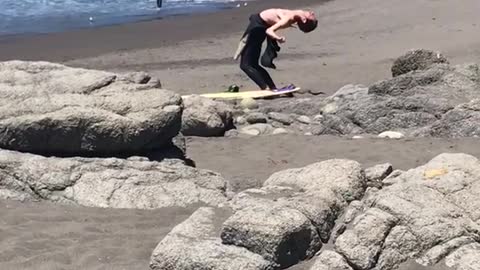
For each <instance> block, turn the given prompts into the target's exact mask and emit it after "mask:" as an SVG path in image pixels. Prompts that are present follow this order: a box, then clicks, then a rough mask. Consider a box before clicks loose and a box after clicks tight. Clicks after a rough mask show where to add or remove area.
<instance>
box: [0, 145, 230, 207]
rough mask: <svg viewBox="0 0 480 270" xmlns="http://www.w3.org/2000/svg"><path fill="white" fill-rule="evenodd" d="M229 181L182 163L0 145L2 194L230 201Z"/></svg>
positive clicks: (103, 200) (135, 202)
mask: <svg viewBox="0 0 480 270" xmlns="http://www.w3.org/2000/svg"><path fill="white" fill-rule="evenodd" d="M227 185H228V183H227V181H226V180H225V179H223V178H222V177H221V176H220V175H219V174H217V173H214V172H211V171H207V170H200V169H196V168H193V167H190V166H186V165H185V164H183V162H167V161H163V162H156V161H145V160H144V159H141V160H138V159H134V160H132V159H130V160H125V159H117V158H106V159H101V158H55V157H51V158H46V157H42V156H37V155H33V154H24V153H18V152H13V151H7V150H0V199H7V198H8V199H20V200H25V199H35V200H48V201H53V202H59V203H66V204H78V205H83V206H91V207H111V208H139V209H153V208H161V207H172V206H179V207H186V206H189V205H198V204H207V205H212V206H219V205H222V204H225V203H226V201H227V197H226V192H227Z"/></svg>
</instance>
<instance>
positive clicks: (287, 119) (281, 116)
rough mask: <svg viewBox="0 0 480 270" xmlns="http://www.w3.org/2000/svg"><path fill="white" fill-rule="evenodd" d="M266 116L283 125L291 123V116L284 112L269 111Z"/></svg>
mask: <svg viewBox="0 0 480 270" xmlns="http://www.w3.org/2000/svg"><path fill="white" fill-rule="evenodd" d="M268 118H270V119H272V120H273V121H277V122H279V123H282V124H284V125H290V124H292V123H293V119H292V117H291V116H290V115H288V114H285V113H277V112H269V113H268Z"/></svg>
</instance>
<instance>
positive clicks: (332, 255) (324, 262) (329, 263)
mask: <svg viewBox="0 0 480 270" xmlns="http://www.w3.org/2000/svg"><path fill="white" fill-rule="evenodd" d="M309 270H353V269H352V268H351V267H350V266H349V265H348V263H347V261H346V260H345V259H344V258H343V257H342V256H341V255H340V254H338V253H336V252H335V251H331V250H325V251H322V252H321V253H320V255H319V256H318V257H317V258H315V262H314V263H313V265H312V267H310V269H309Z"/></svg>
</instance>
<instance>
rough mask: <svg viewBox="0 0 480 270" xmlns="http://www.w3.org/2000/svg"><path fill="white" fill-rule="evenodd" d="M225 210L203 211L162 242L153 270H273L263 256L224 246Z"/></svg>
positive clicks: (210, 209) (158, 246) (158, 248)
mask: <svg viewBox="0 0 480 270" xmlns="http://www.w3.org/2000/svg"><path fill="white" fill-rule="evenodd" d="M225 214H226V213H225V210H219V209H214V208H209V207H201V208H199V209H198V210H197V211H195V213H193V214H192V216H190V217H189V218H188V219H187V220H185V221H184V222H182V223H180V224H179V225H177V226H176V227H175V228H173V229H172V231H171V232H170V233H168V234H167V236H165V238H163V239H162V241H161V242H160V243H159V244H158V245H157V247H156V248H155V250H154V251H153V253H152V255H151V259H150V269H152V270H193V269H198V270H273V267H272V265H271V264H270V263H269V262H268V261H266V260H265V259H263V258H262V257H261V256H260V255H258V254H255V253H253V252H250V251H248V250H247V249H245V248H241V247H236V246H232V245H224V244H222V243H221V241H220V239H219V238H218V236H217V235H218V231H219V228H218V224H221V222H223V220H224V219H225Z"/></svg>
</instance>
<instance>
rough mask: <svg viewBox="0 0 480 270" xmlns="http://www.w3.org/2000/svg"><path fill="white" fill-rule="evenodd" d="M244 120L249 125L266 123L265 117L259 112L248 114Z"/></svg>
mask: <svg viewBox="0 0 480 270" xmlns="http://www.w3.org/2000/svg"><path fill="white" fill-rule="evenodd" d="M245 119H246V121H247V122H248V123H249V124H257V123H267V116H266V115H265V114H264V113H259V112H254V113H250V114H248V115H247V116H246V117H245Z"/></svg>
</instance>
